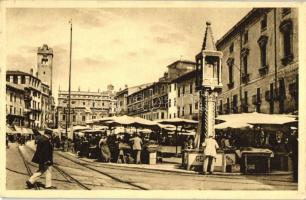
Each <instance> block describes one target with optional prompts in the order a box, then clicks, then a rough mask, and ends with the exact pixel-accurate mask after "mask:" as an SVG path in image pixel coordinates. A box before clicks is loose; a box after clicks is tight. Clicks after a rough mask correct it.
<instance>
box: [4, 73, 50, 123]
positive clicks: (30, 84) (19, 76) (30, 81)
mask: <svg viewBox="0 0 306 200" xmlns="http://www.w3.org/2000/svg"><path fill="white" fill-rule="evenodd" d="M36 75H37V74H36ZM6 81H7V86H8V84H14V85H18V86H19V87H20V88H23V90H24V98H23V101H24V102H23V105H24V111H23V114H24V126H26V127H31V128H45V127H47V122H48V121H49V120H50V112H51V107H50V102H51V99H52V97H51V92H50V89H49V86H48V85H45V84H43V83H41V81H40V79H38V78H37V76H34V75H33V69H31V72H30V73H26V72H21V71H7V72H6Z"/></svg>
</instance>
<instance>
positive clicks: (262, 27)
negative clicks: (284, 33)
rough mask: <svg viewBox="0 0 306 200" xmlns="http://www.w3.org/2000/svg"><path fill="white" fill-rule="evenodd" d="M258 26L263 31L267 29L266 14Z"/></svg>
mask: <svg viewBox="0 0 306 200" xmlns="http://www.w3.org/2000/svg"><path fill="white" fill-rule="evenodd" d="M260 28H261V31H264V30H266V29H267V15H265V16H264V17H263V19H262V20H261V21H260Z"/></svg>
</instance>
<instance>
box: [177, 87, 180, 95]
mask: <svg viewBox="0 0 306 200" xmlns="http://www.w3.org/2000/svg"><path fill="white" fill-rule="evenodd" d="M177 96H178V97H180V96H181V90H180V88H179V87H178V88H177Z"/></svg>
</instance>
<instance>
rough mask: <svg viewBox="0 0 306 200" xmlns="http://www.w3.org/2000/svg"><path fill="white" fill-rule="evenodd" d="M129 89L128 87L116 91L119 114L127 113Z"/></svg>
mask: <svg viewBox="0 0 306 200" xmlns="http://www.w3.org/2000/svg"><path fill="white" fill-rule="evenodd" d="M128 93H129V89H128V88H127V87H126V88H125V89H123V90H119V91H118V92H117V93H116V96H115V99H116V100H117V113H116V114H117V115H126V114H127V96H128Z"/></svg>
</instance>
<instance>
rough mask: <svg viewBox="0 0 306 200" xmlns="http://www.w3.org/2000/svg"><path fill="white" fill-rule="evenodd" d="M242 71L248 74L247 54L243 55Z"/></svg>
mask: <svg viewBox="0 0 306 200" xmlns="http://www.w3.org/2000/svg"><path fill="white" fill-rule="evenodd" d="M243 72H244V74H245V75H246V74H248V56H247V55H245V56H244V57H243Z"/></svg>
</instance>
